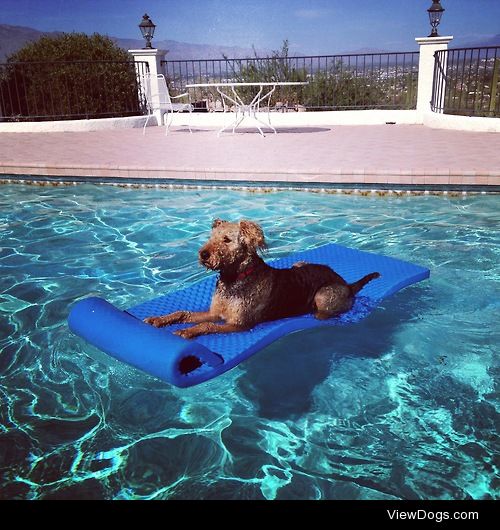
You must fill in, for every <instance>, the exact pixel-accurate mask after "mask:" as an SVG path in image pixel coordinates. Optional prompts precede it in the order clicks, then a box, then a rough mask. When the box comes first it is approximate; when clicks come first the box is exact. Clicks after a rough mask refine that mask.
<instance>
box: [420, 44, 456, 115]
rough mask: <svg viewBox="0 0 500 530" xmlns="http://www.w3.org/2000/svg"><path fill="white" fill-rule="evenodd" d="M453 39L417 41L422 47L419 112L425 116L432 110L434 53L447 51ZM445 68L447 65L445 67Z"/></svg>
mask: <svg viewBox="0 0 500 530" xmlns="http://www.w3.org/2000/svg"><path fill="white" fill-rule="evenodd" d="M452 39H453V37H451V36H447V37H422V38H418V39H415V40H416V41H417V42H418V44H419V46H420V56H419V61H418V89H417V112H419V113H420V114H424V113H426V112H430V110H431V99H432V84H433V81H434V53H435V52H437V51H439V50H447V49H448V43H449V42H450V41H451V40H452ZM443 66H445V65H443Z"/></svg>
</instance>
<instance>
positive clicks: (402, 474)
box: [0, 185, 500, 499]
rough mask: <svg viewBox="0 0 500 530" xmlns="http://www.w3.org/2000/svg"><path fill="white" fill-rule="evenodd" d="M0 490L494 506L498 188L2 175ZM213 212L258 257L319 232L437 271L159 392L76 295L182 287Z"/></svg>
mask: <svg viewBox="0 0 500 530" xmlns="http://www.w3.org/2000/svg"><path fill="white" fill-rule="evenodd" d="M0 205H1V208H0V266H1V271H2V274H1V276H0V293H1V294H0V311H1V320H0V349H1V354H0V394H1V407H0V476H1V477H2V478H1V479H0V498H4V499H11V498H26V499H35V498H44V499H64V498H79V499H87V498H108V499H110V498H115V499H163V498H203V499H217V498H219V499H220V498H224V499H228V498H231V499H233V498H234V499H263V498H265V499H322V498H327V499H401V498H403V499H418V498H430V499H433V498H448V499H465V498H475V499H484V498H492V497H495V490H494V482H493V480H494V463H493V457H494V451H493V446H494V445H493V444H494V440H495V437H496V426H497V425H498V415H497V412H496V409H495V406H494V404H495V402H494V396H495V394H496V392H497V387H496V386H495V385H496V379H495V376H498V361H496V359H495V357H494V352H495V346H496V345H497V344H498V342H499V338H500V337H499V331H500V330H499V326H498V318H497V317H498V308H499V306H500V302H499V291H498V276H499V271H498V252H499V250H498V249H499V245H498V243H499V237H498V226H499V221H500V217H499V214H498V212H499V211H500V209H499V206H500V204H499V198H498V197H497V196H471V197H467V198H445V197H433V196H422V197H405V198H402V197H392V198H380V197H355V196H349V197H347V196H342V195H326V194H306V193H299V192H279V193H262V194H259V193H248V192H236V191H221V190H214V191H166V190H161V189H158V190H145V191H142V190H127V189H120V188H114V187H95V186H91V185H81V186H77V187H71V188H51V189H46V188H33V187H22V186H14V185H13V186H10V185H4V186H2V194H1V197H0ZM215 217H222V218H230V219H238V218H241V217H245V218H250V219H254V220H257V221H259V222H261V223H262V225H263V227H264V229H265V232H266V234H267V237H268V243H269V247H270V250H269V251H268V257H279V256H283V255H285V254H287V253H289V252H293V251H298V250H304V249H307V248H312V247H316V246H319V245H322V244H325V243H328V242H336V243H340V244H344V245H348V246H353V247H356V248H359V249H361V250H367V251H371V252H381V253H384V254H387V255H390V256H394V257H398V258H401V259H406V260H408V261H414V262H416V263H419V264H421V265H423V266H426V267H429V268H430V269H431V278H430V280H427V281H425V282H422V283H420V284H418V285H415V286H412V287H410V288H407V289H405V290H403V291H401V292H400V293H398V294H396V295H395V296H393V297H392V298H390V299H388V300H385V301H384V302H383V304H382V306H380V307H379V308H378V309H377V310H376V311H375V312H374V313H372V314H371V315H370V316H369V317H368V318H367V319H366V320H364V321H362V322H360V323H358V324H355V325H351V326H345V327H335V328H325V329H317V330H311V331H306V332H302V333H295V334H292V335H289V336H287V337H284V338H283V339H281V340H279V341H278V342H276V343H274V344H272V345H270V346H269V347H268V348H266V349H264V350H263V351H262V352H261V353H259V354H258V355H255V356H254V357H252V358H251V359H249V360H248V361H247V362H245V363H243V364H241V365H240V366H239V367H238V368H236V369H234V370H232V371H230V372H228V373H227V374H225V375H223V376H221V377H219V378H217V379H216V380H212V381H210V382H207V383H204V384H202V385H200V386H197V387H193V388H189V389H183V390H181V389H177V388H174V387H170V386H168V385H166V384H164V383H162V382H160V381H157V380H155V379H154V378H152V377H150V376H148V375H146V374H143V373H142V372H139V371H137V370H135V369H133V368H130V367H128V366H126V365H123V364H120V363H119V362H118V361H115V360H113V359H111V358H108V357H107V356H106V355H104V354H102V353H101V352H99V351H97V350H96V349H94V348H92V347H91V346H89V345H87V344H85V343H84V342H83V341H82V340H80V339H78V338H77V337H74V336H73V335H71V334H70V333H69V331H68V329H67V327H66V323H65V322H66V317H67V314H68V308H69V306H70V305H71V303H72V302H73V301H75V300H77V299H80V298H82V297H85V296H89V295H97V296H102V297H104V298H107V299H108V300H110V301H111V302H112V303H114V304H116V305H118V306H121V307H129V306H131V305H134V304H137V303H139V302H141V301H143V300H147V299H148V298H152V297H154V296H158V295H159V294H161V293H164V292H167V291H169V290H172V289H178V288H181V287H185V286H187V285H189V284H190V283H191V282H193V281H195V280H197V279H199V278H201V277H202V276H204V275H205V274H207V273H206V272H204V271H203V270H202V269H201V268H200V267H199V266H198V264H197V261H196V260H197V254H196V252H197V249H198V248H199V246H200V245H201V244H202V242H203V241H204V240H205V239H206V237H207V235H208V231H209V227H210V224H211V220H212V219H213V218H215Z"/></svg>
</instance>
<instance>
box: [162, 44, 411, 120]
mask: <svg viewBox="0 0 500 530" xmlns="http://www.w3.org/2000/svg"><path fill="white" fill-rule="evenodd" d="M418 56H419V54H418V52H397V53H368V54H358V55H322V56H305V57H266V58H257V57H256V58H251V59H228V58H223V59H199V60H184V61H182V60H176V61H162V66H163V69H164V73H165V77H166V79H167V81H168V83H169V86H170V89H171V90H172V91H173V92H174V93H179V92H181V91H184V89H185V86H186V85H187V84H195V83H215V82H217V83H229V82H256V81H257V82H258V81H262V82H265V81H266V82H272V81H307V82H308V84H307V85H306V86H301V87H281V88H278V89H277V90H276V92H275V94H274V95H273V104H274V105H276V103H278V102H281V103H282V104H284V105H285V106H288V107H291V106H294V107H295V108H297V107H298V106H303V107H305V108H307V109H308V110H350V109H414V108H415V107H416V102H417V81H418ZM192 99H193V100H205V101H207V102H208V106H209V107H210V106H212V107H213V106H215V105H216V102H217V99H218V96H217V93H216V91H214V90H207V89H196V90H195V91H194V92H193V93H192Z"/></svg>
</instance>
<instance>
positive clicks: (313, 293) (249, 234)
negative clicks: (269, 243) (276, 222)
mask: <svg viewBox="0 0 500 530" xmlns="http://www.w3.org/2000/svg"><path fill="white" fill-rule="evenodd" d="M265 246H266V244H265V240H264V233H263V232H262V229H261V228H260V226H259V225H258V224H256V223H254V222H252V221H246V220H241V221H239V222H238V223H230V222H228V221H222V220H221V219H216V220H215V221H214V222H213V225H212V235H211V237H210V239H209V241H208V242H207V243H206V244H205V245H204V246H203V247H202V248H201V249H200V251H199V259H200V262H201V264H202V265H204V266H205V267H207V268H208V269H212V270H215V271H219V274H220V277H219V280H218V281H217V287H216V289H215V293H214V296H213V298H212V303H211V305H210V309H209V310H208V311H204V312H192V311H176V312H175V313H171V314H170V315H164V316H155V317H148V318H146V319H144V322H147V323H148V324H151V325H153V326H155V327H163V326H169V325H170V324H177V323H180V322H189V323H193V324H196V326H193V327H190V328H186V329H182V330H179V331H176V332H175V333H176V334H177V335H180V336H181V337H184V338H186V339H192V338H193V337H197V336H198V335H206V334H208V333H230V332H234V331H245V330H248V329H250V328H253V327H254V326H255V325H256V324H258V323H260V322H266V321H268V320H277V319H279V318H286V317H292V316H298V315H303V314H306V313H313V314H314V316H315V317H316V318H318V319H326V318H330V317H332V316H336V315H339V314H341V313H344V312H345V311H349V309H351V307H352V305H353V303H354V296H355V295H356V293H358V292H359V291H360V290H361V289H362V288H363V287H364V286H365V285H366V284H367V283H368V282H369V281H371V280H373V279H375V278H378V277H379V276H380V274H379V273H378V272H372V273H371V274H368V275H366V276H364V277H363V278H361V279H360V280H358V281H357V282H355V283H352V284H348V283H347V282H346V281H345V280H344V279H343V278H342V277H341V276H339V275H338V274H337V273H336V272H334V271H333V270H332V269H331V268H330V267H327V266H326V265H314V264H308V263H304V262H301V263H296V264H295V265H294V266H293V267H292V268H291V269H273V268H272V267H270V266H269V265H267V264H266V263H265V262H264V260H263V259H262V258H261V257H260V256H259V255H258V250H259V249H263V248H265ZM222 320H223V321H224V323H221V322H220V321H222Z"/></svg>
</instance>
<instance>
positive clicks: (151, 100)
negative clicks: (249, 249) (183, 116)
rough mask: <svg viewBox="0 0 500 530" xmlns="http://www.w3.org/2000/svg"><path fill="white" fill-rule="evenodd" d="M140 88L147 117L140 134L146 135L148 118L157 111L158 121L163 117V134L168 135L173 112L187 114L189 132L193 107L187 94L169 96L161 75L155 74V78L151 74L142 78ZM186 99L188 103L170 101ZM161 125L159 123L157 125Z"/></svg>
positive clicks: (163, 77)
mask: <svg viewBox="0 0 500 530" xmlns="http://www.w3.org/2000/svg"><path fill="white" fill-rule="evenodd" d="M141 81H142V86H143V89H144V93H145V96H146V103H147V106H148V117H147V119H146V123H145V124H144V127H143V130H142V133H143V134H146V126H147V124H148V121H149V118H151V116H153V114H154V113H155V112H157V111H160V119H162V118H163V116H164V115H166V116H165V134H166V135H167V134H168V130H169V129H170V125H172V121H173V119H174V112H185V111H187V112H189V120H188V123H187V126H188V128H189V132H190V133H192V132H193V131H192V130H191V112H193V105H192V104H191V101H190V99H189V94H188V93H187V92H186V93H185V94H179V95H178V96H171V95H170V93H169V91H168V86H167V81H166V80H165V76H164V75H163V74H157V75H156V76H154V75H151V74H146V75H144V76H142V79H141ZM185 97H187V98H188V101H189V103H176V102H173V101H172V100H174V99H180V98H185ZM159 125H161V123H160V124H159Z"/></svg>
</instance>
